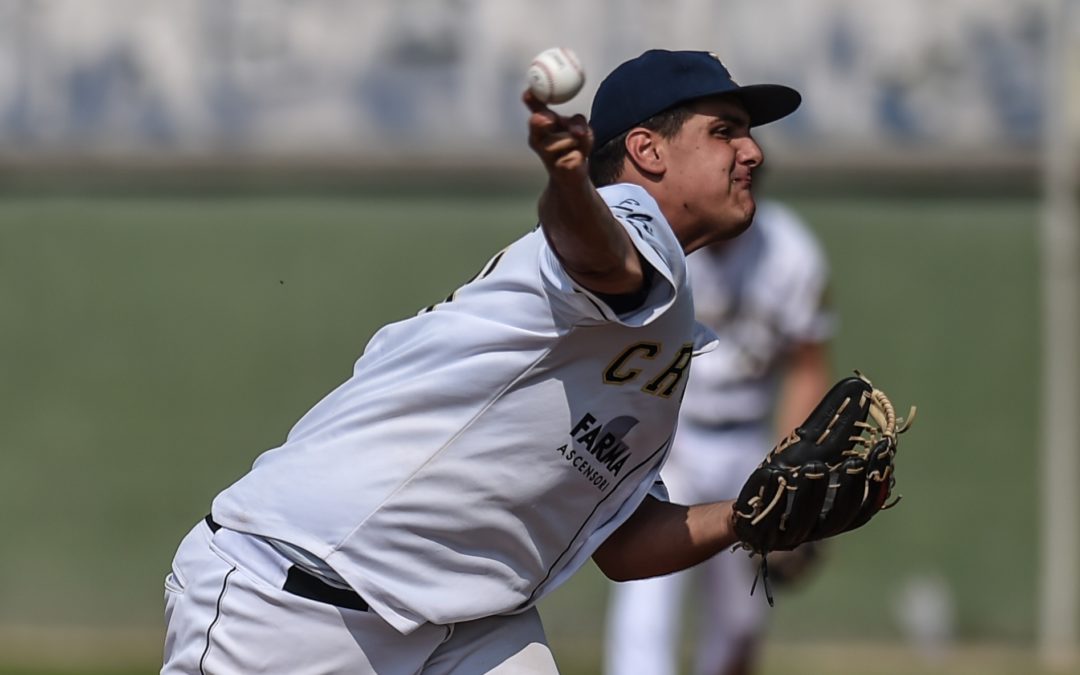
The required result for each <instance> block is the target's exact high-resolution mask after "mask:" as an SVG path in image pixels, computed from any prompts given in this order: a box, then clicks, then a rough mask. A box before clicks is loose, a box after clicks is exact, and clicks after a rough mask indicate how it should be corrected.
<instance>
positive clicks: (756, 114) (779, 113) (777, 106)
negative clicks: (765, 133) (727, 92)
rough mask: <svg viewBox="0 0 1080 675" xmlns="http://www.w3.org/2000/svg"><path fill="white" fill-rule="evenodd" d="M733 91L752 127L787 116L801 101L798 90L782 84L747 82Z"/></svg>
mask: <svg viewBox="0 0 1080 675" xmlns="http://www.w3.org/2000/svg"><path fill="white" fill-rule="evenodd" d="M733 93H735V94H736V95H737V96H738V97H739V99H740V100H741V101H742V102H743V105H744V106H746V112H747V113H749V114H750V126H752V127H758V126H761V125H762V124H768V123H769V122H775V121H776V120H778V119H781V118H783V117H787V116H788V115H790V114H791V113H793V112H795V111H796V110H797V109H798V107H799V104H800V103H802V96H801V95H800V94H799V92H797V91H795V90H794V89H792V88H791V87H785V86H784V85H782V84H748V85H746V86H745V87H739V88H738V89H737V90H735V92H733Z"/></svg>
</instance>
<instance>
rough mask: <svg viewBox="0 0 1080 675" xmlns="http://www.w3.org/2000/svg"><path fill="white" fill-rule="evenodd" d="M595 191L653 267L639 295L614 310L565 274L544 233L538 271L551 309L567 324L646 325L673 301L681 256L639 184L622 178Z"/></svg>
mask: <svg viewBox="0 0 1080 675" xmlns="http://www.w3.org/2000/svg"><path fill="white" fill-rule="evenodd" d="M599 192H600V195H601V196H602V197H603V198H604V201H605V202H607V204H608V206H609V207H610V208H611V214H612V215H613V216H615V220H616V221H618V222H619V224H620V225H622V226H623V228H625V229H626V232H627V234H628V235H630V241H631V242H632V243H633V245H634V247H635V248H636V249H637V251H638V253H639V254H640V255H641V258H642V260H643V261H644V262H645V264H647V265H649V266H651V267H652V268H653V272H654V273H653V274H652V275H651V277H652V279H651V283H650V287H649V289H648V293H647V295H646V296H645V301H644V302H643V303H642V304H641V305H639V306H638V307H636V308H634V309H632V310H629V311H627V312H624V313H621V314H620V313H618V312H616V311H615V310H613V309H612V308H611V307H610V306H609V305H608V303H607V302H605V301H604V299H602V298H601V297H600V296H598V295H596V294H595V293H592V292H591V291H589V290H588V289H586V288H584V287H582V286H581V285H580V284H578V283H577V282H576V281H574V280H573V279H572V278H571V277H570V275H569V274H567V272H566V270H565V268H563V265H562V262H561V261H560V260H559V258H558V256H557V255H555V251H554V250H553V249H552V248H551V246H550V245H548V244H547V241H546V239H545V242H544V244H543V245H542V246H541V249H540V271H541V276H542V277H543V283H544V286H545V289H546V290H547V292H548V295H549V297H550V298H551V301H552V305H553V307H554V309H555V312H556V313H557V314H559V315H560V316H562V317H563V318H564V319H566V320H567V321H569V322H571V323H573V324H576V325H597V324H602V323H609V322H615V323H620V324H623V325H626V326H644V325H647V324H649V323H650V322H652V321H653V320H655V319H656V317H658V316H660V315H662V314H663V313H664V312H665V311H666V310H667V309H668V307H670V306H671V305H672V303H674V301H675V297H676V294H677V293H678V288H679V287H680V284H681V282H682V281H683V279H685V275H686V259H685V257H684V255H683V252H682V248H681V246H680V245H679V243H678V240H677V239H675V235H674V233H673V232H672V231H671V227H670V226H669V225H668V222H667V220H666V219H665V218H664V216H663V214H662V213H660V207H659V206H658V205H657V204H656V201H655V200H653V198H652V197H651V196H650V195H649V193H647V192H646V191H645V190H644V189H642V188H641V187H638V186H636V185H625V184H624V185H615V186H609V187H605V188H601V189H600V191H599Z"/></svg>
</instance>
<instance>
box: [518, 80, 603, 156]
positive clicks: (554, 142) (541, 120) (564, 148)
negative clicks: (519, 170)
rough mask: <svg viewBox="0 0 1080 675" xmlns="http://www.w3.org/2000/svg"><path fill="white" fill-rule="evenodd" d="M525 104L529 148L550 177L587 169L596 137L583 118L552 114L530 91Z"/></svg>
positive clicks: (580, 116)
mask: <svg viewBox="0 0 1080 675" xmlns="http://www.w3.org/2000/svg"><path fill="white" fill-rule="evenodd" d="M522 100H523V101H524V102H525V105H526V106H527V107H528V108H529V110H531V111H532V114H531V115H530V116H529V147H530V148H532V150H533V152H535V153H536V154H537V156H539V157H540V161H542V162H543V163H544V166H545V167H546V168H547V170H548V172H549V173H556V172H576V171H583V170H585V168H586V162H587V160H588V157H589V153H590V152H591V151H592V143H593V135H592V129H590V128H589V124H588V122H587V121H586V120H585V117H584V116H583V115H574V116H573V117H564V116H562V115H559V114H557V113H555V112H553V111H552V110H551V109H550V108H548V107H547V105H545V104H544V103H543V102H541V101H540V100H539V99H538V98H536V95H535V94H534V93H533V92H531V91H526V92H525V94H524V96H522Z"/></svg>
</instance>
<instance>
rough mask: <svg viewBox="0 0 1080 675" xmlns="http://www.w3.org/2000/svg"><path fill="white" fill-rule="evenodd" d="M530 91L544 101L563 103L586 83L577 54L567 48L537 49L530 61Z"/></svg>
mask: <svg viewBox="0 0 1080 675" xmlns="http://www.w3.org/2000/svg"><path fill="white" fill-rule="evenodd" d="M528 78H529V90H530V91H532V93H533V95H534V96H536V98H538V99H540V100H541V101H543V102H544V103H565V102H567V101H569V100H570V99H572V98H574V96H576V95H577V93H578V92H579V91H581V87H582V85H584V84H585V70H584V69H583V68H582V67H581V61H580V60H578V57H577V54H575V53H574V52H573V51H571V50H570V49H567V48H566V47H553V48H551V49H545V50H544V51H542V52H540V53H539V54H538V55H537V56H536V58H534V59H533V60H532V63H531V64H529V73H528Z"/></svg>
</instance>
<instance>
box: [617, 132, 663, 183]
mask: <svg viewBox="0 0 1080 675" xmlns="http://www.w3.org/2000/svg"><path fill="white" fill-rule="evenodd" d="M659 140H660V139H659V137H658V136H657V134H656V133H655V132H653V131H650V130H649V129H646V128H644V127H636V128H634V129H631V130H630V132H629V133H627V134H626V156H627V157H628V158H629V159H630V161H631V162H633V163H634V166H636V167H637V169H638V170H639V171H641V172H643V173H646V174H652V175H655V176H661V175H663V174H664V172H665V171H666V170H667V165H666V164H665V162H664V155H663V153H662V152H661V148H660V145H659Z"/></svg>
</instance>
